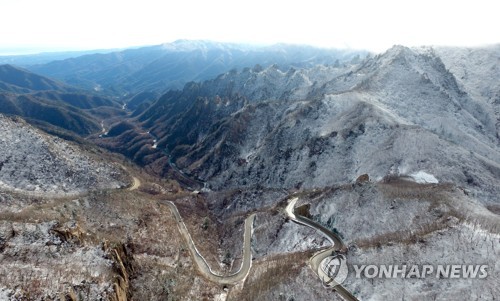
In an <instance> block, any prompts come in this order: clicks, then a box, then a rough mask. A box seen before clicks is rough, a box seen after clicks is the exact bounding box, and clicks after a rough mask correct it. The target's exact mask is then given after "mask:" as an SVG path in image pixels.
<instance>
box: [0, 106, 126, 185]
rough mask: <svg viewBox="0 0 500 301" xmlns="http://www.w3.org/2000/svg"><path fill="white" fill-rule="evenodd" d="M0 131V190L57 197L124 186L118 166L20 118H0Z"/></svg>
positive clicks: (123, 179) (122, 176)
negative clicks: (44, 131) (43, 131)
mask: <svg viewBox="0 0 500 301" xmlns="http://www.w3.org/2000/svg"><path fill="white" fill-rule="evenodd" d="M0 132H1V133H2V134H1V136H0V189H3V190H5V189H6V190H9V191H20V192H32V193H49V194H53V195H60V194H74V193H80V192H85V191H88V190H93V189H108V188H120V187H123V186H125V185H126V178H125V176H124V172H123V170H121V168H120V167H119V166H116V165H112V164H108V163H106V162H104V160H103V159H99V158H98V154H92V155H91V154H88V153H86V152H84V151H83V150H82V149H81V148H80V147H78V146H76V145H73V144H71V143H68V142H66V141H64V140H62V139H60V138H55V137H51V136H49V135H47V134H44V133H42V132H41V131H39V130H37V129H35V128H33V127H31V126H30V125H28V124H27V123H26V122H24V121H23V120H22V119H20V118H8V117H5V116H3V115H0Z"/></svg>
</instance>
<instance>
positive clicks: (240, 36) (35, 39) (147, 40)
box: [0, 0, 500, 53]
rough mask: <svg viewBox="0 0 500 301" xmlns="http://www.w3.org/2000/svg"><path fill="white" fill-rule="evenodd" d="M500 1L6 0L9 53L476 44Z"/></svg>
mask: <svg viewBox="0 0 500 301" xmlns="http://www.w3.org/2000/svg"><path fill="white" fill-rule="evenodd" d="M496 3H499V4H496ZM499 8H500V2H498V0H489V1H488V0H474V1H464V0H456V1H448V0H446V1H442V0H419V1H416V0H412V1H403V0H401V1H393V0H372V1H361V0H344V1H335V0H329V1H328V0H325V1H320V0H307V1H296V0H295V1H294V0H289V1H281V0H253V1H248V0H246V1H239V0H205V1H202V0H196V1H195V0H177V1H169V0H163V1H152V0H139V1H126V0H122V1H115V0H99V1H97V0H43V1H42V0H0V12H1V17H0V53H2V52H3V53H5V52H13V51H16V49H18V50H20V49H24V50H26V49H35V50H38V49H45V50H47V49H61V50H67V49H96V48H118V47H127V46H138V45H151V44H160V43H164V42H171V41H174V40H177V39H209V40H216V41H223V42H226V41H229V42H245V43H258V44H272V43H277V42H285V43H301V44H311V45H317V46H326V47H349V48H365V49H369V50H373V51H383V50H385V49H387V48H389V47H390V46H392V45H393V44H403V45H407V46H416V45H468V46H475V45H481V44H492V43H499V42H500V33H499V31H498V30H499V29H500V17H498V13H499V11H500V10H499Z"/></svg>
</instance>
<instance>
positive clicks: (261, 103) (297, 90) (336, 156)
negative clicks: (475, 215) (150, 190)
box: [140, 46, 500, 202]
mask: <svg viewBox="0 0 500 301" xmlns="http://www.w3.org/2000/svg"><path fill="white" fill-rule="evenodd" d="M450 51H452V50H450ZM457 51H458V52H460V51H461V50H457ZM485 51H490V52H491V51H492V52H493V54H490V55H485V60H486V59H488V64H489V65H490V67H488V68H487V69H488V70H490V71H491V72H494V70H497V68H498V62H497V61H495V59H494V57H495V55H497V54H496V52H495V51H496V48H491V49H489V50H488V49H486V50H485ZM443 56H444V55H443ZM447 58H449V57H447ZM490 60H491V61H490ZM458 61H459V60H458ZM449 64H451V63H449ZM460 66H461V68H463V69H464V70H469V69H471V70H470V71H468V72H469V73H470V74H474V78H475V79H474V82H475V83H479V82H481V83H482V84H481V86H482V87H488V85H487V84H486V83H487V82H493V83H492V87H495V85H498V84H497V83H496V79H495V78H491V77H490V76H492V73H491V72H490V71H488V72H483V71H482V69H481V68H479V67H480V66H479V65H478V64H472V63H470V64H462V65H460ZM453 72H454V69H453V68H450V67H448V65H445V64H444V63H443V59H441V56H440V55H439V54H438V53H437V52H436V51H434V50H432V49H427V48H419V49H410V48H406V47H402V46H395V47H393V48H392V49H390V50H388V51H387V52H386V53H384V54H381V55H378V56H375V57H372V58H367V59H365V60H364V61H363V62H361V63H360V64H358V65H352V66H337V67H315V68H311V69H299V70H295V69H291V70H290V71H288V72H282V71H280V70H279V69H278V68H276V67H275V66H271V67H269V68H266V69H261V68H253V69H245V70H243V71H242V72H240V73H237V72H230V73H226V74H224V75H221V76H219V77H218V78H216V79H214V80H211V81H207V82H203V83H200V84H191V85H188V86H186V88H185V89H184V90H183V91H180V92H175V93H170V94H167V95H165V96H164V97H163V98H161V99H160V100H159V101H158V102H157V103H156V104H155V105H153V106H152V108H151V109H150V110H149V111H147V112H145V113H144V114H143V115H142V116H141V117H140V118H141V120H142V121H144V122H145V124H146V126H148V127H150V128H151V129H152V131H153V132H155V133H156V134H157V136H159V137H160V139H159V141H160V144H159V147H160V148H162V147H165V146H166V147H167V148H168V149H169V150H170V151H171V153H172V155H173V157H174V160H176V162H177V164H178V166H179V167H181V168H182V169H184V170H185V171H187V172H189V173H191V174H193V175H194V176H196V177H199V178H200V179H203V180H207V181H208V182H209V184H210V185H211V186H212V188H214V189H225V188H228V187H241V186H247V187H251V186H254V185H263V186H265V187H278V188H290V187H303V188H310V187H323V186H328V185H332V184H336V183H343V182H346V181H352V180H353V179H355V178H356V177H357V176H358V175H360V174H363V173H368V174H369V175H370V176H371V177H372V178H375V179H382V178H383V177H385V176H387V175H395V174H396V175H406V176H410V175H412V174H422V173H426V174H429V177H428V178H431V177H432V181H433V182H436V181H438V182H452V183H455V184H456V185H459V186H464V187H467V188H468V189H469V190H471V191H473V192H475V193H476V196H477V197H479V198H481V199H483V200H485V201H487V202H490V201H493V202H495V196H496V195H498V193H499V192H500V191H499V187H500V148H499V139H498V135H497V127H498V120H497V117H496V115H495V108H496V109H497V110H498V107H499V106H498V105H496V107H495V104H494V103H493V102H492V101H491V100H490V101H489V102H488V101H486V100H485V99H484V97H480V96H478V93H479V92H474V91H476V90H477V89H476V90H474V91H473V89H472V88H467V87H466V86H465V83H462V82H460V81H458V80H457V77H458V76H459V75H457V74H458V73H459V71H456V72H457V74H455V73H453ZM464 72H465V71H464ZM478 78H480V79H481V80H479V79H478ZM481 89H482V90H481V91H483V90H484V89H486V88H481ZM482 93H483V94H484V93H486V92H484V91H483V92H482ZM479 94H481V93H479ZM410 178H411V177H410ZM419 180H420V178H419Z"/></svg>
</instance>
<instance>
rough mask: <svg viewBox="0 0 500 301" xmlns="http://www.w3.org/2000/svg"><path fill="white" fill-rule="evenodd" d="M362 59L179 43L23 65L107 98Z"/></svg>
mask: <svg viewBox="0 0 500 301" xmlns="http://www.w3.org/2000/svg"><path fill="white" fill-rule="evenodd" d="M360 55H361V56H364V55H366V52H363V51H346V50H334V49H320V48H314V47H310V46H297V45H284V44H279V45H274V46H268V47H254V46H245V45H238V44H227V43H216V42H210V41H186V40H180V41H176V42H173V43H170V44H163V45H157V46H150V47H143V48H137V49H127V50H123V51H118V52H111V53H104V54H103V53H99V54H89V55H84V56H79V57H75V58H68V59H65V60H58V61H53V62H50V63H47V64H38V65H32V66H27V68H28V69H29V70H31V71H33V72H35V73H39V74H42V75H45V76H48V77H51V78H56V79H58V80H62V81H64V82H66V83H69V84H71V85H74V86H78V87H81V88H86V89H93V90H96V91H102V92H103V93H106V94H108V95H115V96H116V95H118V96H123V95H127V94H130V93H132V94H135V93H139V92H143V91H149V92H164V91H166V90H168V89H182V87H183V86H184V84H185V83H187V82H190V81H201V80H206V79H209V78H212V77H215V76H217V75H219V74H221V73H224V72H227V71H229V70H230V69H233V68H244V67H253V66H254V65H256V64H260V65H262V66H263V67H267V66H269V65H271V64H278V65H279V66H280V68H283V69H288V68H289V67H291V66H295V67H312V66H314V65H316V64H335V63H337V64H338V63H343V62H346V61H350V60H352V59H356V58H359V56H360Z"/></svg>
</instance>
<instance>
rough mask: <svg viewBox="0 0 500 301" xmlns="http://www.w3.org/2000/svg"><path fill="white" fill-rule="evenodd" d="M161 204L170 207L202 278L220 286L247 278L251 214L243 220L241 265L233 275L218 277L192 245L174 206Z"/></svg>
mask: <svg viewBox="0 0 500 301" xmlns="http://www.w3.org/2000/svg"><path fill="white" fill-rule="evenodd" d="M162 204H165V205H167V206H169V207H170V210H171V211H172V214H173V215H174V217H175V221H176V222H177V227H178V228H179V231H180V232H181V234H182V236H183V237H184V239H185V241H186V243H187V245H188V248H189V251H190V252H191V255H192V256H193V259H194V261H195V263H196V266H197V267H198V270H199V271H200V272H201V274H203V276H205V277H206V278H207V279H209V280H211V281H213V282H217V283H220V284H233V283H236V282H240V281H242V280H244V279H245V278H246V277H247V275H248V273H249V272H250V268H251V267H252V250H251V241H252V232H253V222H254V219H255V214H251V215H250V216H249V217H247V218H246V219H245V231H244V234H243V235H244V236H243V262H242V263H241V267H240V269H239V270H238V271H237V272H235V273H233V274H229V275H219V274H217V273H215V272H214V271H212V269H211V268H210V266H209V265H208V263H207V261H206V260H205V258H203V256H202V255H201V254H200V252H199V251H198V249H197V248H196V245H195V244H194V242H193V239H192V238H191V235H190V234H189V231H188V229H187V227H186V224H185V223H184V221H183V220H182V217H181V215H180V213H179V210H177V207H176V206H175V204H174V203H172V202H170V201H165V202H162Z"/></svg>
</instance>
